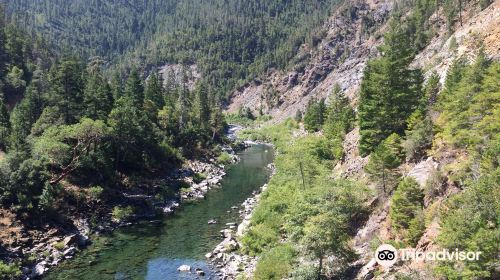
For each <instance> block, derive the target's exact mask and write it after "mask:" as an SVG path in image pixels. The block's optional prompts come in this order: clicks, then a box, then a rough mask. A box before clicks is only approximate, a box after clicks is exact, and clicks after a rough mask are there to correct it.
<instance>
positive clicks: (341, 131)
mask: <svg viewBox="0 0 500 280" xmlns="http://www.w3.org/2000/svg"><path fill="white" fill-rule="evenodd" d="M355 117H356V116H355V112H354V110H353V109H352V107H351V105H350V104H349V99H348V98H347V97H346V96H345V94H344V92H343V91H342V90H341V88H340V86H339V85H338V84H336V85H335V86H334V88H333V92H332V95H331V96H330V104H329V105H328V116H327V118H326V120H325V124H324V131H325V134H326V136H327V137H328V138H330V139H333V138H336V139H341V140H343V139H344V136H345V134H346V133H347V132H349V130H350V129H351V128H352V125H353V123H354V120H355Z"/></svg>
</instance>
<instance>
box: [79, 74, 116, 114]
mask: <svg viewBox="0 0 500 280" xmlns="http://www.w3.org/2000/svg"><path fill="white" fill-rule="evenodd" d="M83 102H84V105H85V116H86V117H89V118H91V119H93V120H105V119H106V118H107V116H108V114H109V113H110V112H111V108H113V93H112V90H111V87H110V86H109V84H108V83H107V81H106V80H105V78H104V77H103V76H102V74H101V71H100V69H99V67H96V68H90V67H89V70H88V78H87V83H86V84H85V89H84V92H83Z"/></svg>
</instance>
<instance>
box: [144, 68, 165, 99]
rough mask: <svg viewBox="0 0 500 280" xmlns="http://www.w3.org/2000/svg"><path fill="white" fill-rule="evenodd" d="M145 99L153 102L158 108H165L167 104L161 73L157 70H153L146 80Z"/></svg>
mask: <svg viewBox="0 0 500 280" xmlns="http://www.w3.org/2000/svg"><path fill="white" fill-rule="evenodd" d="M144 99H145V100H149V101H151V102H153V104H154V105H155V106H156V108H163V106H164V105H165V99H164V97H163V86H162V81H161V79H160V75H159V74H158V72H156V71H153V72H152V73H151V75H149V78H148V79H147V81H146V90H145V92H144Z"/></svg>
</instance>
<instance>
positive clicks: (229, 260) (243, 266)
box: [205, 164, 275, 280]
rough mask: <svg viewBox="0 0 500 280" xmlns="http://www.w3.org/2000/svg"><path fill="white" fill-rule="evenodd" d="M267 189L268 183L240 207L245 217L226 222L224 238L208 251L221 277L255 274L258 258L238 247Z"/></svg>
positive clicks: (272, 170)
mask: <svg viewBox="0 0 500 280" xmlns="http://www.w3.org/2000/svg"><path fill="white" fill-rule="evenodd" d="M268 168H269V169H270V170H271V176H273V175H274V172H275V168H274V165H273V164H269V165H268ZM266 189H267V184H265V185H263V186H262V187H261V188H260V189H259V190H258V191H255V192H254V193H253V195H252V196H251V197H249V198H247V199H246V200H245V201H244V202H243V203H242V204H241V206H240V207H239V208H240V210H239V213H240V217H241V218H242V219H243V220H242V222H241V223H240V224H239V225H236V224H235V223H228V224H226V226H227V228H226V229H223V230H221V235H222V236H223V238H224V240H223V241H222V242H221V243H219V244H218V245H217V246H216V247H215V249H214V250H213V251H212V252H210V253H207V254H206V255H205V257H206V258H207V259H208V260H209V262H211V263H212V264H213V265H214V266H215V267H216V268H217V270H218V275H219V277H220V279H223V280H231V279H236V277H237V276H238V275H245V276H247V277H249V276H251V275H253V273H254V271H255V266H256V264H257V258H256V257H251V256H248V255H244V254H242V253H241V252H240V251H239V250H238V249H239V248H241V238H242V237H243V236H244V234H245V233H246V231H247V230H248V227H249V225H250V220H251V218H252V214H253V212H254V210H255V208H256V207H257V205H258V202H259V200H260V197H261V194H262V192H264V191H265V190H266Z"/></svg>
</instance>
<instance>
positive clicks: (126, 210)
mask: <svg viewBox="0 0 500 280" xmlns="http://www.w3.org/2000/svg"><path fill="white" fill-rule="evenodd" d="M133 214H134V208H132V206H126V207H121V206H115V207H114V208H113V212H111V217H112V218H113V220H115V221H117V222H119V223H120V222H123V221H126V220H127V219H129V218H130V217H131V216H132V215H133Z"/></svg>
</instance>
